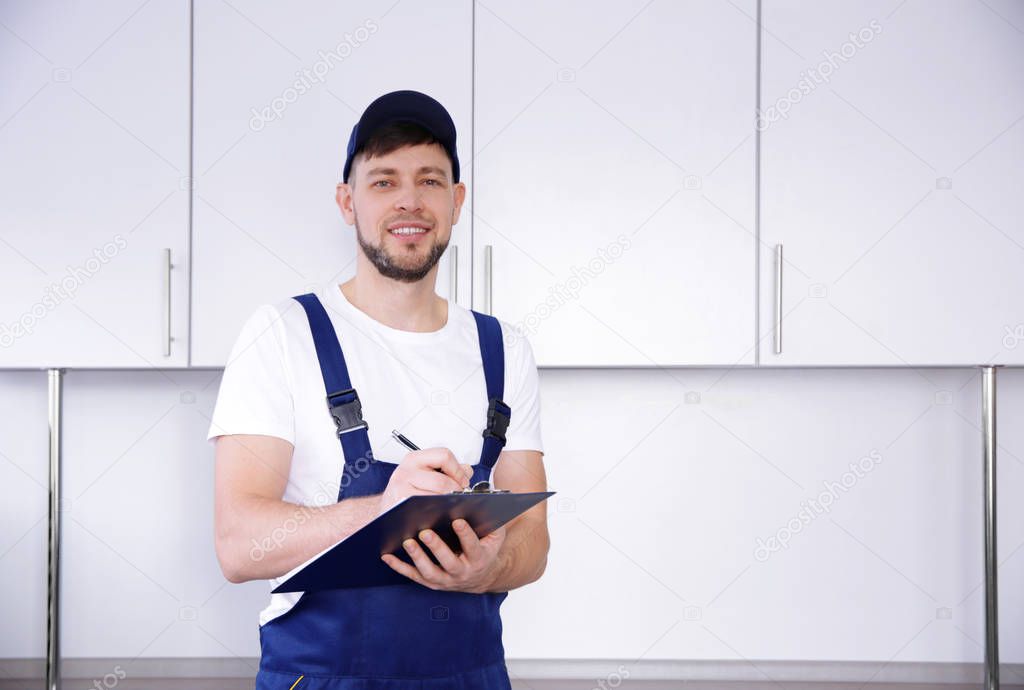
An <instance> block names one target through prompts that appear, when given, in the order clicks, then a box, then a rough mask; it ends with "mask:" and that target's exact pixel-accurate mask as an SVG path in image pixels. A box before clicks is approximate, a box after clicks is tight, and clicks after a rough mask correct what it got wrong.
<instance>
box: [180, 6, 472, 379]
mask: <svg viewBox="0 0 1024 690" xmlns="http://www.w3.org/2000/svg"><path fill="white" fill-rule="evenodd" d="M195 9H196V25H195V31H196V41H195V51H196V77H195V90H196V101H195V122H194V127H195V161H196V171H195V175H196V184H195V215H194V241H195V249H194V259H195V271H194V275H193V284H194V296H193V303H194V310H193V313H194V318H193V328H194V336H193V358H192V362H193V364H196V365H202V366H222V365H223V364H224V363H225V362H226V360H227V357H228V354H229V352H230V350H231V345H232V343H233V342H234V339H235V338H236V337H237V335H238V330H239V329H240V328H241V326H242V323H243V322H244V320H245V318H246V317H247V316H248V315H249V314H250V313H251V312H252V310H253V309H254V308H256V306H258V305H259V304H262V303H264V302H273V301H277V300H280V299H286V298H287V297H289V296H290V295H296V294H299V293H302V292H308V291H309V290H310V289H312V288H313V287H314V286H315V285H316V284H319V283H321V282H322V281H327V280H335V281H336V282H343V281H344V280H346V279H348V278H349V277H350V276H351V275H353V274H354V272H355V257H356V251H357V247H356V240H355V234H354V233H355V229H354V228H353V227H350V226H348V225H346V224H345V221H344V219H343V218H342V216H341V212H340V211H339V210H338V207H337V206H336V205H335V202H334V192H335V186H336V185H337V183H338V182H339V181H340V180H341V171H342V168H343V167H344V164H345V148H346V146H347V144H348V138H349V134H350V133H351V131H352V126H353V125H354V124H355V122H356V120H357V119H358V118H359V116H360V115H361V114H362V112H363V110H364V109H365V108H366V106H367V105H369V104H370V102H371V101H373V100H374V99H376V98H377V97H378V96H381V95H383V94H384V93H387V92H389V91H394V90H398V89H415V90H418V91H423V92H424V93H427V94H429V95H431V96H433V97H434V98H436V99H437V100H439V101H440V102H441V103H442V104H443V105H444V106H445V107H446V108H447V109H448V111H449V112H450V113H451V115H452V118H453V119H454V120H455V125H456V128H457V130H458V145H459V160H460V163H461V165H462V171H463V172H462V178H463V181H464V182H466V184H467V186H471V178H472V164H471V158H470V155H469V153H470V151H471V149H470V148H469V142H470V141H471V136H472V133H471V111H470V108H471V102H472V101H471V89H472V78H471V71H472V61H471V59H472V6H471V5H470V2H469V0H448V1H446V2H440V3H430V4H429V5H427V4H421V3H412V2H405V3H376V2H369V1H362V2H345V3H339V2H328V1H327V0H318V1H317V2H313V3H310V4H307V5H305V6H304V9H303V11H302V12H296V11H295V10H294V8H293V7H290V6H286V5H282V4H279V3H273V2H269V1H262V2H252V3H246V5H245V6H244V8H243V7H241V6H237V7H236V6H234V5H229V4H226V3H223V2H214V1H211V0H200V1H199V2H197V3H196V8H195ZM427 27H429V31H428V29H427ZM425 32H427V33H425ZM426 38H429V41H428V43H429V45H425V44H424V42H425V40H426ZM470 217H471V206H470V204H469V199H468V197H467V204H466V206H464V207H463V210H462V216H461V221H460V222H459V224H458V225H456V226H455V228H454V233H453V236H452V240H451V243H450V244H449V251H447V252H446V253H445V257H444V258H443V259H442V261H441V262H440V264H439V268H438V279H437V291H438V294H440V295H442V296H445V297H448V296H449V292H450V286H451V285H452V284H453V282H454V280H453V275H452V273H453V271H455V269H456V267H455V266H454V265H453V264H452V261H451V257H452V251H451V250H452V248H454V247H456V246H458V247H459V248H460V249H461V250H462V251H461V253H460V255H459V261H458V262H457V263H458V272H459V273H460V274H462V277H461V278H460V279H459V280H458V283H459V287H458V291H459V292H460V293H462V294H463V295H464V297H462V298H461V300H462V301H463V303H464V304H468V303H469V292H470V285H469V282H470V281H469V278H470V272H469V254H470V252H469V249H470V247H469V226H470V223H469V220H468V219H469V218H470Z"/></svg>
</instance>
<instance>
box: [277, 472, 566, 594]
mask: <svg viewBox="0 0 1024 690" xmlns="http://www.w3.org/2000/svg"><path fill="white" fill-rule="evenodd" d="M554 493H555V492H554V491H537V492H531V493H470V492H465V493H460V492H455V493H450V494H432V495H427V496H409V497H407V498H405V499H403V500H402V501H399V502H398V503H396V504H395V505H394V506H392V507H391V508H390V509H389V510H387V511H386V512H384V513H381V514H380V515H379V516H378V517H376V518H375V519H374V520H372V521H371V522H369V523H367V524H366V525H364V526H363V527H361V528H360V529H358V530H357V531H355V532H353V533H352V534H350V535H349V536H348V537H346V538H345V539H342V540H341V541H340V542H338V543H337V544H335V545H334V546H331V547H328V548H327V549H326V550H325V551H322V552H321V553H319V554H317V555H316V556H314V557H313V558H312V559H310V560H309V561H307V562H306V563H304V564H303V565H301V566H299V568H298V569H297V570H296V571H293V572H292V573H291V574H290V575H289V576H288V578H287V579H286V580H285V581H284V582H282V583H281V584H280V585H278V586H277V587H275V588H274V589H273V590H271V591H272V592H273V593H274V594H278V593H281V592H315V591H320V590H325V589H348V588H353V587H378V586H383V585H402V584H410V583H412V580H410V579H409V578H407V577H406V576H405V575H402V574H400V573H397V572H395V571H394V570H392V569H391V567H390V566H388V564H387V563H385V562H384V561H382V560H381V558H380V556H381V554H383V553H392V554H394V555H395V556H397V557H398V558H401V559H402V560H403V561H405V562H406V563H412V559H411V558H410V557H409V555H408V554H407V553H406V552H405V549H404V548H403V547H402V542H403V541H405V540H406V539H409V538H412V539H417V536H416V535H418V534H419V533H420V531H421V530H424V529H432V530H434V531H435V532H436V533H437V535H438V536H439V537H440V538H441V539H442V540H444V542H445V543H446V544H448V546H449V547H450V548H451V549H452V550H453V551H454V552H455V553H459V552H461V550H462V547H461V546H460V544H459V538H458V535H456V534H455V530H454V529H452V521H453V520H456V519H458V518H463V519H465V520H466V522H468V523H469V525H470V526H471V527H472V528H473V531H474V532H476V534H477V536H478V537H480V538H483V537H485V536H487V535H488V534H490V533H491V532H493V531H494V530H496V529H498V528H499V527H501V526H502V525H504V524H505V523H507V522H509V521H510V520H512V519H513V518H515V517H517V516H519V515H521V514H522V513H524V512H526V511H527V510H529V509H530V508H532V507H533V506H535V505H536V504H538V503H540V502H541V501H543V500H545V499H547V498H548V497H549V496H552V495H554ZM417 541H418V539H417ZM424 551H425V552H426V553H427V555H428V556H429V557H430V558H431V560H434V557H433V554H432V553H431V552H430V549H429V548H425V549H424ZM434 562H435V563H436V562H437V561H436V560H434Z"/></svg>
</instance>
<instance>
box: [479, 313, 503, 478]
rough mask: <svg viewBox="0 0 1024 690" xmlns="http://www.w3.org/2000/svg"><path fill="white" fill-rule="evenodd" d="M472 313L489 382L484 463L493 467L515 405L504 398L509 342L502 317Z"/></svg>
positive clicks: (485, 376) (484, 435)
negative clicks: (505, 336)
mask: <svg viewBox="0 0 1024 690" xmlns="http://www.w3.org/2000/svg"><path fill="white" fill-rule="evenodd" d="M471 311H472V310H471ZM472 313H473V318H474V319H476V331H477V335H478V336H479V338H480V359H481V360H482V361H483V365H484V379H485V380H486V382H487V401H488V404H487V427H486V428H485V429H484V432H483V437H484V443H483V448H482V450H481V451H480V464H481V465H483V466H484V467H486V468H487V470H488V471H490V469H491V468H492V467H494V463H496V462H497V461H498V455H499V454H500V453H501V449H502V448H504V447H505V431H506V430H507V429H508V423H509V421H510V420H511V419H512V409H511V408H510V407H509V406H508V405H506V404H505V403H504V402H503V401H502V399H501V398H502V396H503V395H504V394H505V343H504V341H503V339H502V335H501V323H500V322H499V321H498V319H496V318H494V317H493V316H490V315H489V314H481V313H480V312H477V311H473V312H472Z"/></svg>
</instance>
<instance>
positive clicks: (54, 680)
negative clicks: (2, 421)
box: [46, 369, 64, 690]
mask: <svg viewBox="0 0 1024 690" xmlns="http://www.w3.org/2000/svg"><path fill="white" fill-rule="evenodd" d="M48 379H49V384H50V385H49V416H50V530H49V540H48V541H49V553H48V556H47V583H46V690H60V681H61V678H60V571H61V560H60V539H61V509H62V507H63V506H61V504H60V501H61V498H60V490H61V476H60V474H61V462H62V458H61V450H62V442H63V427H62V426H61V410H62V407H63V401H62V400H61V394H62V392H63V385H64V370H63V369H50V370H49V375H48Z"/></svg>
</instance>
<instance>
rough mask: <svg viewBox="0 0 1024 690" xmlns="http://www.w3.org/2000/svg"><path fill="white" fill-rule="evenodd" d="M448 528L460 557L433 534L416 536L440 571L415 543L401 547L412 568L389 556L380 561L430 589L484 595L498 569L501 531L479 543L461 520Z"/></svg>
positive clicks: (496, 531) (480, 540)
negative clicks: (407, 556)
mask: <svg viewBox="0 0 1024 690" xmlns="http://www.w3.org/2000/svg"><path fill="white" fill-rule="evenodd" d="M452 527H453V528H454V529H455V534H457V535H458V537H459V543H460V544H461V545H462V553H461V554H458V555H456V554H455V553H454V552H453V551H452V550H451V549H450V548H448V545H447V544H445V543H444V540H442V539H441V538H440V537H439V536H437V533H436V532H434V531H433V530H429V529H427V530H423V531H422V532H420V533H419V535H418V536H419V538H420V541H422V542H423V543H425V544H426V545H427V548H428V549H430V551H431V552H432V553H433V554H434V557H435V558H437V562H438V563H440V564H441V565H440V567H439V566H437V565H435V564H434V562H433V561H431V560H430V556H428V555H427V553H426V552H425V551H424V550H423V547H421V546H420V545H419V543H418V542H417V541H416V540H415V539H406V540H405V542H404V543H403V546H404V547H405V550H406V552H407V553H408V554H409V556H410V557H411V558H412V561H413V563H414V564H415V567H413V566H412V565H409V564H408V563H406V562H405V561H403V560H401V559H400V558H398V557H396V556H393V555H392V554H390V553H386V554H384V555H383V556H381V558H382V559H383V561H384V562H385V563H387V564H388V565H389V566H391V568H392V569H393V570H395V571H396V572H398V573H401V574H402V575H405V576H406V577H408V578H409V579H410V580H413V581H415V582H418V583H420V584H421V585H423V586H424V587H429V588H430V589H445V590H452V591H459V592H473V593H475V594H480V593H483V592H486V591H488V588H489V586H490V584H491V583H492V582H493V580H494V575H495V573H496V572H497V571H499V570H500V569H501V563H500V560H499V558H498V551H499V550H500V549H501V545H502V544H503V543H505V528H504V527H499V528H498V529H496V530H494V531H493V532H491V533H490V534H488V535H487V536H486V537H484V538H483V539H480V538H479V537H477V536H476V532H474V531H473V528H472V527H470V526H469V523H468V522H466V521H465V520H463V519H461V518H460V519H458V520H455V521H454V522H452Z"/></svg>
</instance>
